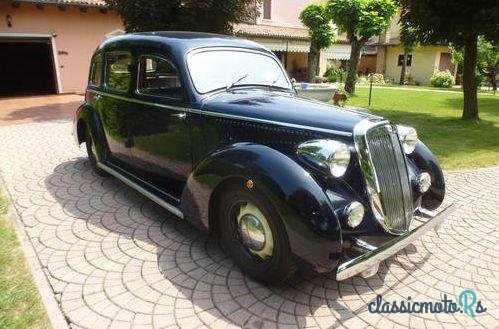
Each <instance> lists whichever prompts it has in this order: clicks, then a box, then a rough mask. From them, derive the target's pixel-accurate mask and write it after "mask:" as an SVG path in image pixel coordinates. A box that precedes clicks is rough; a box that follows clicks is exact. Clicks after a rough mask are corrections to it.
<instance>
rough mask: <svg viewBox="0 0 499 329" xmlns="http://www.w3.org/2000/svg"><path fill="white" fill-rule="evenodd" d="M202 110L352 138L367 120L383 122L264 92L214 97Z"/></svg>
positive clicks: (239, 91)
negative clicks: (356, 128) (329, 132)
mask: <svg viewBox="0 0 499 329" xmlns="http://www.w3.org/2000/svg"><path fill="white" fill-rule="evenodd" d="M202 110H203V111H206V112H210V113H215V114H221V115H225V116H230V117H232V116H235V117H242V118H249V119H250V120H253V121H260V120H261V121H262V122H265V121H271V122H275V123H279V124H284V125H290V126H300V127H307V128H313V129H316V130H321V131H331V132H332V133H334V132H338V133H344V134H343V135H350V134H351V133H352V132H353V128H354V126H355V125H356V124H357V123H358V122H360V121H362V120H364V119H366V118H368V119H370V120H373V121H379V120H382V118H381V117H378V116H374V115H371V114H369V113H366V112H361V111H355V110H350V109H345V108H342V107H339V106H333V105H329V104H326V103H323V102H319V101H316V100H313V99H309V98H305V97H301V96H298V95H296V94H294V93H289V92H276V91H265V90H261V89H258V90H256V89H237V90H232V91H228V92H221V93H218V94H214V95H211V96H209V97H207V98H205V99H204V100H203V103H202Z"/></svg>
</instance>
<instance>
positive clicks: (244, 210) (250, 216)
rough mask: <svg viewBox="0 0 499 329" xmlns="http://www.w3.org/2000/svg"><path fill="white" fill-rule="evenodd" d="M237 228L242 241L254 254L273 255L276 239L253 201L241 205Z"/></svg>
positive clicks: (266, 256) (265, 256) (258, 255)
mask: <svg viewBox="0 0 499 329" xmlns="http://www.w3.org/2000/svg"><path fill="white" fill-rule="evenodd" d="M237 229H238V233H239V239H240V242H241V243H242V245H243V246H244V247H245V248H246V249H247V250H248V251H249V252H250V253H251V254H252V255H254V256H257V257H259V258H261V259H267V258H270V257H271V256H272V254H273V251H274V239H273V237H272V231H271V229H270V226H269V223H268V221H267V219H266V218H265V216H264V215H263V214H262V212H261V211H260V210H259V209H258V208H257V207H256V206H255V205H253V204H252V203H246V204H243V205H241V207H240V209H239V214H238V216H237Z"/></svg>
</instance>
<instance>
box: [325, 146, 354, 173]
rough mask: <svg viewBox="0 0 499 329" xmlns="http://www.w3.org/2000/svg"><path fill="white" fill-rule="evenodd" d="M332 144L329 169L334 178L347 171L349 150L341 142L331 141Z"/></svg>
mask: <svg viewBox="0 0 499 329" xmlns="http://www.w3.org/2000/svg"><path fill="white" fill-rule="evenodd" d="M331 142H333V143H334V145H333V148H334V151H333V153H332V155H331V157H330V158H329V161H328V162H329V168H330V169H331V174H332V175H333V176H334V177H341V176H343V175H344V174H345V171H347V168H348V164H349V163H350V150H349V149H348V146H347V145H346V144H343V143H341V142H336V141H331Z"/></svg>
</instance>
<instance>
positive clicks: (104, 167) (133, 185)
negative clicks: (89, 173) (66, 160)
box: [97, 162, 184, 219]
mask: <svg viewBox="0 0 499 329" xmlns="http://www.w3.org/2000/svg"><path fill="white" fill-rule="evenodd" d="M97 166H99V168H101V169H102V170H104V171H106V172H108V173H109V174H110V175H112V176H114V177H116V178H118V179H119V180H120V181H122V182H123V183H125V184H126V185H128V186H130V187H131V188H133V189H134V190H136V191H137V192H139V193H141V194H143V195H144V196H145V197H147V198H148V199H150V200H152V201H154V202H156V203H157V204H159V205H160V206H161V207H163V208H165V209H166V210H168V211H169V212H171V213H172V214H174V215H175V216H177V217H180V218H182V219H183V218H184V214H183V213H182V211H181V210H180V209H179V208H177V207H175V206H174V205H171V204H169V203H168V202H166V201H165V200H163V199H161V198H159V197H157V196H156V195H154V194H152V193H151V192H149V191H147V190H146V189H144V188H143V187H142V186H140V185H138V184H136V183H134V182H132V181H131V180H129V179H128V178H126V177H125V176H123V175H122V174H120V173H119V172H117V171H116V170H114V169H113V168H111V167H109V166H107V165H105V164H103V163H102V162H98V163H97Z"/></svg>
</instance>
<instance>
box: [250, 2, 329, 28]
mask: <svg viewBox="0 0 499 329" xmlns="http://www.w3.org/2000/svg"><path fill="white" fill-rule="evenodd" d="M316 2H326V0H272V14H271V18H272V19H270V20H268V19H263V11H262V15H261V16H260V18H259V19H258V24H266V25H276V26H288V27H303V25H302V23H301V21H300V18H299V15H300V12H301V11H302V10H303V8H305V7H306V6H307V5H308V4H310V3H316Z"/></svg>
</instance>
